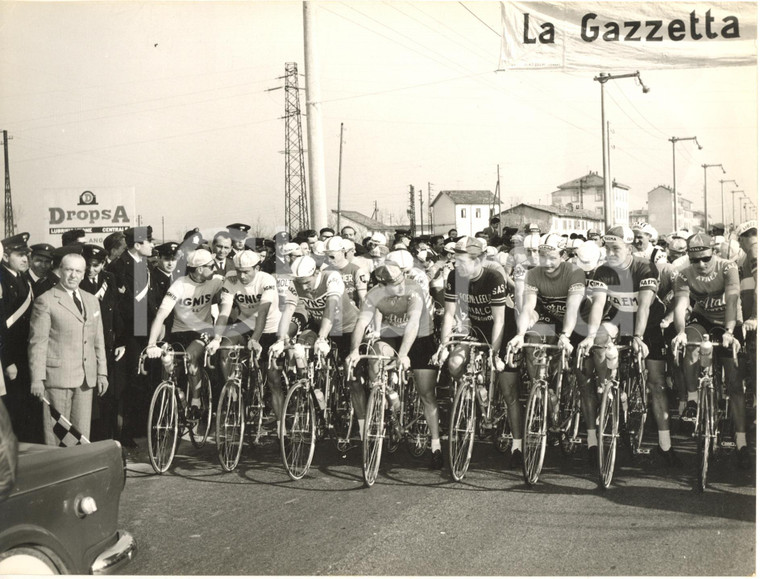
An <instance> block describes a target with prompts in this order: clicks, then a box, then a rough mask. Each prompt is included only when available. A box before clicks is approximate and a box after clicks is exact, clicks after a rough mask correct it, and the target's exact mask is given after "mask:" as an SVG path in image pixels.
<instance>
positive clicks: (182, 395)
mask: <svg viewBox="0 0 760 579" xmlns="http://www.w3.org/2000/svg"><path fill="white" fill-rule="evenodd" d="M176 392H177V398H179V407H180V408H181V409H182V410H184V409H185V406H187V402H186V401H185V393H184V392H183V391H182V388H177V390H176Z"/></svg>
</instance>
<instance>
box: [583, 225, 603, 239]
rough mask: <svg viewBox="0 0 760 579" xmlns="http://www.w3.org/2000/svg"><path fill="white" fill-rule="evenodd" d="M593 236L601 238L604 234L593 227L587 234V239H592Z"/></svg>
mask: <svg viewBox="0 0 760 579" xmlns="http://www.w3.org/2000/svg"><path fill="white" fill-rule="evenodd" d="M592 235H598V236H600V237H601V235H602V232H601V231H599V230H598V229H597V228H596V227H592V228H591V229H589V230H588V231H587V232H586V237H591V236H592Z"/></svg>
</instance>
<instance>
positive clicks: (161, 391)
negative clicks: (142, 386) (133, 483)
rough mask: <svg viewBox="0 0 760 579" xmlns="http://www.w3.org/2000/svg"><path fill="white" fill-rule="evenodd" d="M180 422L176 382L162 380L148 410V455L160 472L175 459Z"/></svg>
mask: <svg viewBox="0 0 760 579" xmlns="http://www.w3.org/2000/svg"><path fill="white" fill-rule="evenodd" d="M178 423H179V413H178V410H177V399H176V398H175V396H174V384H172V383H171V382H161V384H159V385H158V387H157V388H156V391H155V392H153V398H152V399H151V401H150V410H149V411H148V457H149V459H150V465H151V466H152V467H153V470H154V471H156V472H157V473H158V474H163V473H165V472H166V471H167V470H168V469H169V467H170V466H171V464H172V460H174V451H175V449H176V444H177V433H178V431H179V426H178Z"/></svg>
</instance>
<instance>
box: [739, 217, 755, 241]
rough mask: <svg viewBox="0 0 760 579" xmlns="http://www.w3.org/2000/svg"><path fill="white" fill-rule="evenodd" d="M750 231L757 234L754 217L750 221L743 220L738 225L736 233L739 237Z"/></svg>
mask: <svg viewBox="0 0 760 579" xmlns="http://www.w3.org/2000/svg"><path fill="white" fill-rule="evenodd" d="M751 231H754V232H755V235H757V221H756V220H754V219H753V220H752V221H745V222H744V223H742V224H741V225H740V226H739V229H737V230H736V233H737V235H738V236H739V237H741V236H742V235H744V234H745V233H749V232H751Z"/></svg>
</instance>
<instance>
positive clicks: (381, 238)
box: [369, 231, 388, 245]
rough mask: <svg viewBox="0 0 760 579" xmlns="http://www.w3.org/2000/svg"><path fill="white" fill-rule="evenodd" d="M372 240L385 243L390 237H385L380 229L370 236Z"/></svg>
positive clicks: (381, 243)
mask: <svg viewBox="0 0 760 579" xmlns="http://www.w3.org/2000/svg"><path fill="white" fill-rule="evenodd" d="M369 240H370V241H374V242H375V243H378V244H380V245H385V244H386V243H388V238H386V237H385V235H384V234H382V233H380V232H379V231H375V232H374V233H373V234H372V235H371V236H370V238H369Z"/></svg>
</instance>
